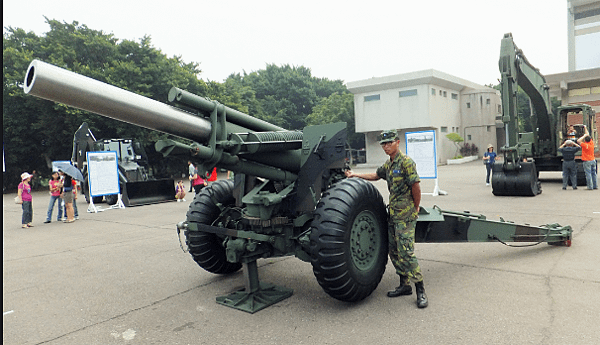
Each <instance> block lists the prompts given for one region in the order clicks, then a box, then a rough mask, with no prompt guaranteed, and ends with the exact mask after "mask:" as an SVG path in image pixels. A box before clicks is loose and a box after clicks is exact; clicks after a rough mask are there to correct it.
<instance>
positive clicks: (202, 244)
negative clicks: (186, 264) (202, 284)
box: [185, 180, 242, 274]
mask: <svg viewBox="0 0 600 345" xmlns="http://www.w3.org/2000/svg"><path fill="white" fill-rule="evenodd" d="M234 201H235V200H234V198H233V181H231V180H222V181H216V182H213V183H211V184H210V185H209V186H208V187H204V188H202V191H201V192H200V193H198V195H196V197H195V198H194V200H193V201H192V203H191V204H190V208H189V210H188V212H187V215H186V216H187V222H188V223H198V224H208V225H212V224H213V222H214V221H215V220H216V219H217V217H218V216H219V214H220V213H221V210H220V209H219V207H218V206H217V204H221V205H223V206H227V205H231V204H233V203H234ZM185 236H186V241H187V246H188V248H189V251H190V254H191V255H192V258H193V259H194V261H196V263H197V264H198V265H199V266H200V267H202V268H204V269H205V270H207V271H209V272H211V273H217V274H228V273H233V272H237V271H238V270H239V269H240V268H242V264H241V263H239V262H236V263H231V262H229V261H227V257H226V255H225V248H224V247H223V246H222V244H221V243H222V240H221V239H220V238H219V237H218V236H217V235H215V234H211V233H206V232H202V231H191V230H187V231H186V232H185Z"/></svg>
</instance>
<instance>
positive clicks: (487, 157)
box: [483, 144, 497, 186]
mask: <svg viewBox="0 0 600 345" xmlns="http://www.w3.org/2000/svg"><path fill="white" fill-rule="evenodd" d="M496 157H497V154H496V152H494V145H492V144H489V145H488V148H487V151H485V153H484V154H483V161H484V164H485V169H486V170H487V175H486V176H485V185H486V186H489V185H490V173H491V172H492V167H493V166H494V162H495V161H496Z"/></svg>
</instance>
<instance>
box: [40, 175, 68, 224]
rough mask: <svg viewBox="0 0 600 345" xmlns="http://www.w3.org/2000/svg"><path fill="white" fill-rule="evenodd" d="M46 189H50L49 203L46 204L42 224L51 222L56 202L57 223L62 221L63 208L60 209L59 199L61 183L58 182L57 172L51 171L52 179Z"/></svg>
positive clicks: (60, 202)
mask: <svg viewBox="0 0 600 345" xmlns="http://www.w3.org/2000/svg"><path fill="white" fill-rule="evenodd" d="M48 188H49V189H50V203H49V204H48V214H47V215H46V221H45V222H44V223H50V222H51V221H52V212H53V211H54V204H55V203H56V201H57V200H58V217H57V218H56V220H57V221H59V222H60V221H61V220H62V214H63V208H62V199H61V198H60V191H61V189H62V182H61V181H60V176H59V175H58V170H54V171H52V179H51V180H50V183H48Z"/></svg>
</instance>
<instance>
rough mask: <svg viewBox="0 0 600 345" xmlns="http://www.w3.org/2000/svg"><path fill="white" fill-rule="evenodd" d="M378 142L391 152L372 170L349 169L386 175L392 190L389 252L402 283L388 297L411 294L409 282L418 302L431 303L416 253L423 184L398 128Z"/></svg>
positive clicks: (373, 175) (370, 178) (376, 177)
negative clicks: (401, 143)
mask: <svg viewBox="0 0 600 345" xmlns="http://www.w3.org/2000/svg"><path fill="white" fill-rule="evenodd" d="M379 144H380V145H381V148H382V149H383V150H384V151H385V153H386V154H387V155H388V156H390V159H389V160H388V161H386V162H385V163H384V164H383V165H382V166H380V167H379V168H377V170H376V171H375V172H373V173H364V174H359V173H355V172H353V171H352V170H348V171H346V176H347V177H360V178H362V179H365V180H368V181H377V180H379V179H382V178H383V179H385V180H386V181H387V184H388V190H389V191H390V201H389V213H390V214H389V218H388V237H389V255H390V259H391V260H392V264H394V267H395V268H396V273H397V274H398V275H399V276H400V285H399V286H398V287H397V288H396V289H394V290H392V291H389V292H388V293H387V295H388V297H398V296H408V295H412V287H411V286H410V282H411V281H412V282H413V283H414V284H415V287H416V290H417V306H418V307H419V308H425V307H427V305H428V300H427V295H426V294H425V288H424V286H423V275H422V274H421V268H420V267H419V263H418V261H417V257H416V256H415V253H414V245H415V227H416V225H417V217H418V213H419V204H420V203H421V186H420V181H421V180H420V179H419V175H417V166H416V164H415V162H414V161H413V160H412V159H411V158H410V157H408V156H406V155H405V154H403V153H402V152H400V138H399V137H398V133H397V132H396V130H388V131H384V132H382V133H381V135H380V136H379Z"/></svg>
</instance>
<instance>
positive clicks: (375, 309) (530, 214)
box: [2, 162, 600, 345]
mask: <svg viewBox="0 0 600 345" xmlns="http://www.w3.org/2000/svg"><path fill="white" fill-rule="evenodd" d="M484 174H485V170H484V167H483V166H482V165H481V164H480V163H477V162H474V163H468V164H464V165H457V166H441V167H439V185H440V188H441V189H442V190H445V191H447V192H448V195H446V196H437V197H434V196H430V195H425V196H424V197H423V202H422V204H423V205H424V206H432V205H434V204H437V205H439V206H440V207H442V208H444V209H448V210H455V211H463V210H470V211H471V212H474V213H482V214H485V215H486V216H487V217H488V218H490V219H498V218H499V217H500V216H502V217H503V218H504V219H506V220H512V221H515V222H523V223H531V224H535V225H540V224H547V223H554V222H557V223H560V224H562V225H571V226H572V227H573V229H574V240H573V246H572V247H570V248H566V247H554V246H548V245H545V244H543V245H538V246H535V247H528V248H509V247H506V246H503V245H502V244H499V243H485V244H481V243H479V244H477V243H470V244H469V243H466V244H417V247H416V252H417V256H418V257H419V260H420V263H421V267H422V269H423V271H424V276H425V286H426V291H427V294H428V296H429V300H430V306H429V307H428V308H426V309H422V310H421V309H417V308H416V306H415V296H414V295H413V296H408V297H399V298H396V299H389V298H387V297H386V296H385V292H386V291H387V290H388V289H391V288H393V287H395V286H396V285H397V276H396V275H395V274H394V270H393V267H392V266H391V264H388V267H387V270H386V273H385V275H384V277H383V280H382V281H381V283H380V285H379V286H378V288H377V289H376V290H375V291H374V293H373V294H372V295H371V296H370V297H368V298H367V299H365V300H364V301H362V302H359V303H355V304H349V303H343V302H339V301H337V300H335V299H333V298H330V297H329V296H328V295H326V294H325V293H324V292H323V291H322V290H321V288H320V287H319V285H318V284H317V282H316V279H315V278H314V276H313V273H312V268H311V266H310V264H308V263H304V262H302V261H300V260H298V259H296V258H278V259H268V260H260V261H259V273H260V278H261V280H262V281H265V282H271V283H275V284H278V285H284V286H287V287H290V288H293V289H294V295H293V296H292V297H290V298H288V299H286V300H284V301H282V302H280V303H278V304H276V305H275V306H272V307H269V308H267V309H265V310H262V311H260V312H258V313H256V314H253V315H252V314H247V313H244V312H241V311H237V310H234V309H231V308H227V307H224V306H221V305H218V304H216V303H215V297H217V296H220V295H224V294H227V293H229V292H231V291H233V290H235V289H237V288H239V287H241V286H243V275H242V273H241V272H238V273H237V274H234V275H233V276H228V277H222V276H216V275H213V274H210V273H207V272H205V271H204V270H202V269H201V268H199V267H198V266H197V265H196V264H195V263H194V262H193V261H192V259H191V257H190V256H189V254H185V253H183V252H182V251H181V249H180V248H179V243H178V241H177V237H176V232H175V224H176V223H177V222H178V221H180V220H183V219H184V218H185V213H186V210H187V205H188V204H189V198H188V202H186V203H176V202H171V203H165V204H158V205H151V206H143V207H133V208H127V209H124V210H109V211H105V212H101V213H97V214H91V213H86V212H84V211H85V209H86V204H85V203H84V202H83V201H82V200H79V204H78V205H79V209H80V214H81V215H80V218H81V219H80V220H78V221H76V222H75V223H72V224H63V223H57V222H54V221H53V222H52V223H51V224H42V222H43V221H44V219H45V210H46V207H47V203H48V199H49V197H48V194H47V193H42V192H39V193H36V194H35V195H34V225H35V227H34V228H31V229H26V230H23V229H21V228H20V217H21V210H20V206H19V205H15V204H14V203H13V202H12V198H13V197H14V194H13V195H11V194H7V195H4V196H3V215H4V217H3V219H4V220H3V239H4V242H3V275H2V276H3V284H2V285H3V290H2V302H3V312H4V315H3V335H2V339H3V343H4V344H7V345H8V344H254V343H261V344H369V343H371V344H400V343H403V344H412V345H418V344H461V345H465V344H544V345H546V344H555V345H562V344H578V345H584V344H597V343H598V334H600V326H599V321H598V320H600V256H599V255H598V248H599V247H600V192H599V191H587V190H584V189H583V188H580V189H579V190H577V191H573V190H567V191H562V190H561V185H560V182H559V181H558V180H557V178H558V177H560V175H559V174H556V173H542V175H541V177H542V178H543V193H542V194H541V195H539V196H536V197H533V198H527V197H494V196H493V195H492V194H491V188H490V187H486V186H485V183H483V181H484ZM377 186H378V187H379V189H380V190H381V191H382V194H385V195H384V197H386V198H387V191H386V188H385V185H384V184H383V183H381V182H378V183H377ZM431 191H433V181H431V180H428V181H424V182H423V192H431Z"/></svg>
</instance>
